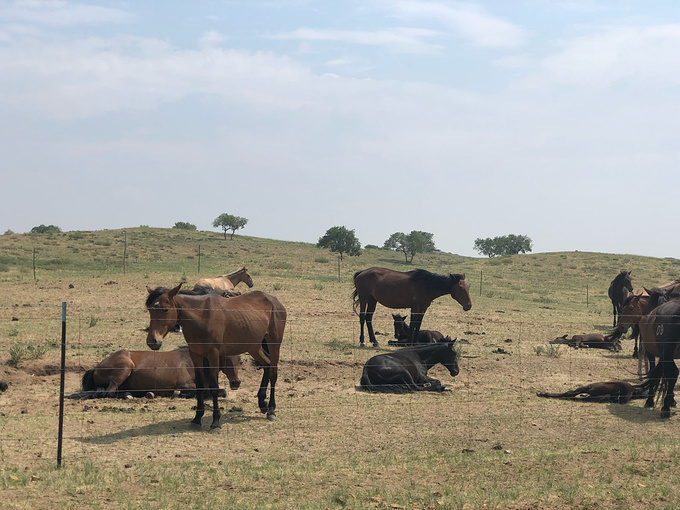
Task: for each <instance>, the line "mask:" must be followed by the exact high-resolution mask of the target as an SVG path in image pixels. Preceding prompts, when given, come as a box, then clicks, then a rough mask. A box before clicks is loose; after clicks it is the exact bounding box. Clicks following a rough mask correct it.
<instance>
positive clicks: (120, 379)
mask: <svg viewBox="0 0 680 510" xmlns="http://www.w3.org/2000/svg"><path fill="white" fill-rule="evenodd" d="M240 363H241V360H240V359H239V356H220V369H221V370H222V372H224V373H225V374H226V376H227V378H228V379H229V387H230V388H231V389H232V390H236V389H238V387H239V386H240V385H241V381H240V379H239V377H238V370H239V366H240ZM82 389H83V392H88V393H91V394H92V396H97V394H103V395H104V396H107V397H117V396H121V395H124V394H126V393H130V394H131V395H133V396H141V395H145V394H146V393H147V392H153V393H154V394H155V395H158V396H169V395H172V394H173V393H174V392H175V391H177V390H179V391H181V392H183V393H193V392H194V391H195V390H196V383H195V375H194V365H193V364H192V363H191V356H190V355H189V348H188V347H186V346H183V347H179V348H177V349H174V350H172V351H164V352H152V351H128V350H127V349H123V350H120V351H116V352H114V353H113V354H110V355H109V356H107V357H106V358H104V360H103V361H101V362H100V363H99V364H98V365H97V366H96V367H94V368H91V369H90V370H88V371H87V372H85V374H84V375H83V380H82Z"/></svg>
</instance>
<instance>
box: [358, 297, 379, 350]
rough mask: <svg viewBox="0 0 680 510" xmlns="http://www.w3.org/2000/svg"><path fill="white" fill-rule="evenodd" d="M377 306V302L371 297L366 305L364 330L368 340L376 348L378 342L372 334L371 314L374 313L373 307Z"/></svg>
mask: <svg viewBox="0 0 680 510" xmlns="http://www.w3.org/2000/svg"><path fill="white" fill-rule="evenodd" d="M377 304H378V302H377V301H376V300H375V299H373V298H372V297H371V298H369V299H368V302H367V304H366V328H367V329H368V338H369V340H370V341H371V343H372V344H373V347H378V340H376V338H375V333H374V332H373V314H374V313H375V306H376V305H377ZM362 345H363V344H362Z"/></svg>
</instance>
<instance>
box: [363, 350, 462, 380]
mask: <svg viewBox="0 0 680 510" xmlns="http://www.w3.org/2000/svg"><path fill="white" fill-rule="evenodd" d="M454 343H455V340H447V341H441V342H438V343H436V344H432V345H425V346H418V347H406V348H404V349H400V350H398V351H394V352H389V353H385V354H378V355H376V356H373V357H372V358H371V359H369V360H368V361H367V362H366V364H365V365H364V371H363V373H362V374H361V381H360V385H359V386H358V388H357V389H361V390H364V391H371V392H385V393H405V392H411V391H444V389H445V387H444V386H443V385H442V383H441V381H439V380H438V379H433V378H432V377H428V376H427V371H428V370H429V369H430V368H432V367H433V366H434V365H436V364H437V363H441V364H442V365H444V366H445V367H446V368H447V369H448V371H449V373H450V374H451V377H456V376H457V375H458V358H457V354H456V350H455V349H454Z"/></svg>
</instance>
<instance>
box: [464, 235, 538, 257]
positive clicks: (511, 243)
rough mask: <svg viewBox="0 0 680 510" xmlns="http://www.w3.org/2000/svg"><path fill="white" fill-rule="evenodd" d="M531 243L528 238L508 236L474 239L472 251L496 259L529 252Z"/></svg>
mask: <svg viewBox="0 0 680 510" xmlns="http://www.w3.org/2000/svg"><path fill="white" fill-rule="evenodd" d="M531 244H532V241H531V238H530V237H529V236H525V235H515V234H510V235H507V236H497V237H494V238H491V237H487V238H486V239H481V238H478V239H475V246H474V249H475V251H476V252H478V253H479V254H481V255H486V256H487V257H497V256H501V257H502V256H504V255H517V254H518V253H527V252H531V249H532V245H531Z"/></svg>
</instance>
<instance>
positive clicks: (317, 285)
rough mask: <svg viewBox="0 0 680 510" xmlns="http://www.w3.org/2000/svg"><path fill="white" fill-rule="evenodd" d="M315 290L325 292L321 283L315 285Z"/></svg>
mask: <svg viewBox="0 0 680 510" xmlns="http://www.w3.org/2000/svg"><path fill="white" fill-rule="evenodd" d="M314 290H323V285H321V284H320V283H315V284H314Z"/></svg>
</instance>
